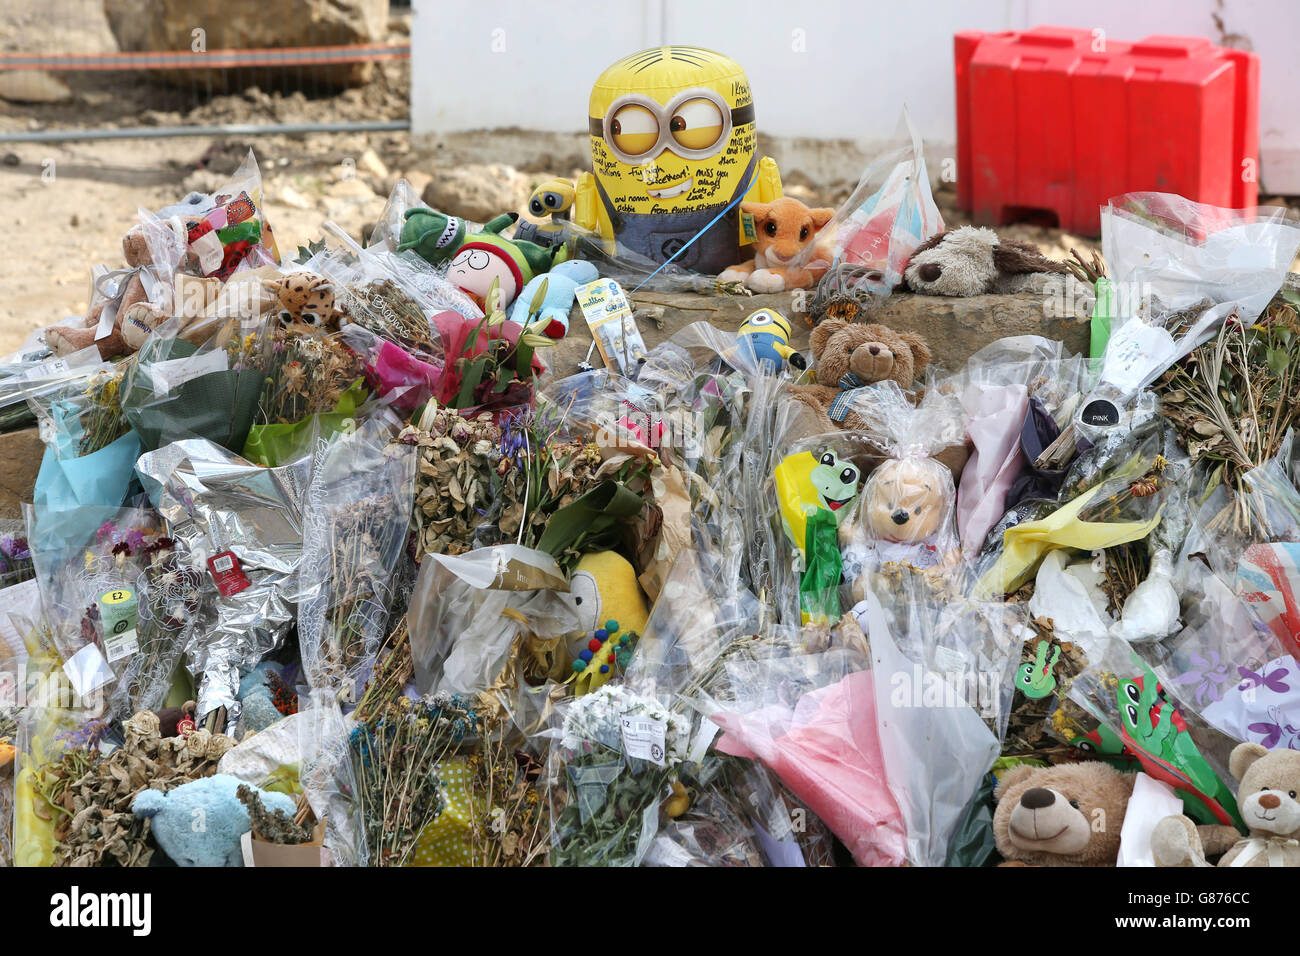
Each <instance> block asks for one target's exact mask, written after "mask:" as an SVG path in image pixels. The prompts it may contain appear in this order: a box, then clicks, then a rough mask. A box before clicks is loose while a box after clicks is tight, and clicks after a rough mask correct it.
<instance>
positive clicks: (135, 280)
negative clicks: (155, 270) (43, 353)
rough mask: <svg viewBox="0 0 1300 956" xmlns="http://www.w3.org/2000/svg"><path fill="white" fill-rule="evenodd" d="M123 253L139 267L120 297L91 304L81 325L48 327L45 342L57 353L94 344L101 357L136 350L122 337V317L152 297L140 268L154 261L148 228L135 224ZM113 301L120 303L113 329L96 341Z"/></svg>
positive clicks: (106, 298) (124, 244) (133, 267)
mask: <svg viewBox="0 0 1300 956" xmlns="http://www.w3.org/2000/svg"><path fill="white" fill-rule="evenodd" d="M122 255H123V257H124V258H125V259H126V264H127V266H128V267H129V268H132V269H135V270H136V272H135V274H134V275H132V276H131V278H130V279H128V280H127V283H126V288H125V289H124V290H123V291H122V293H121V295H120V296H116V297H111V298H110V297H107V296H105V297H101V298H100V299H99V301H98V302H95V303H94V304H92V305H91V307H90V311H88V312H87V313H86V317H85V318H84V319H83V320H82V321H81V322H80V323H79V324H76V325H56V326H54V327H53V328H51V329H47V330H46V332H45V344H46V346H48V347H49V350H50V351H51V352H53V353H54V354H55V355H59V356H62V355H70V354H72V353H73V352H78V351H80V350H81V349H84V348H89V347H90V346H91V345H94V346H95V347H97V348H98V349H99V355H100V358H103V359H112V358H118V357H119V356H122V355H128V354H130V353H131V352H132V351H133V349H132V348H131V346H129V345H128V344H127V342H126V340H125V339H124V338H123V337H122V319H123V316H124V315H125V314H126V313H127V312H128V311H130V310H132V308H133V307H134V306H137V305H138V304H139V303H144V305H145V307H146V308H147V307H148V303H149V296H148V294H147V293H146V292H145V287H144V282H143V281H142V280H141V278H140V271H139V270H140V269H142V268H143V267H145V266H148V265H152V264H153V257H152V255H151V254H150V252H149V243H148V242H147V241H145V237H144V230H143V229H142V228H141V227H140V226H133V227H132V228H131V229H130V230H129V231H128V232H127V234H126V235H125V236H123V237H122ZM110 302H115V303H116V304H117V314H116V316H115V317H114V320H113V328H112V331H111V332H109V334H108V335H106V336H104V338H102V339H99V340H98V341H96V340H95V333H96V331H97V330H98V328H99V319H100V316H101V315H102V314H103V311H104V308H105V307H106V306H107V305H108V304H109V303H110Z"/></svg>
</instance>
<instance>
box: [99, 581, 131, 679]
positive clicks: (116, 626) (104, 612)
mask: <svg viewBox="0 0 1300 956" xmlns="http://www.w3.org/2000/svg"><path fill="white" fill-rule="evenodd" d="M138 612H139V605H138V602H137V600H136V596H135V592H134V591H133V590H131V589H130V588H127V587H120V588H113V589H112V590H110V591H105V592H104V593H103V594H101V595H100V596H99V626H100V630H101V631H102V632H103V635H104V656H105V658H107V660H108V662H109V663H110V664H111V663H113V662H114V661H119V660H121V659H122V658H124V657H129V656H131V655H132V654H134V653H136V651H138V650H140V641H139V639H138V637H137V635H136V624H137V623H138V621H139V613H138Z"/></svg>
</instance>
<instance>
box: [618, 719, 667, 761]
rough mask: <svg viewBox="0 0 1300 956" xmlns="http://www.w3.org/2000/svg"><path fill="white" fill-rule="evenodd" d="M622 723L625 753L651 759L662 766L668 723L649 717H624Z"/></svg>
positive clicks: (642, 758) (629, 755)
mask: <svg viewBox="0 0 1300 956" xmlns="http://www.w3.org/2000/svg"><path fill="white" fill-rule="evenodd" d="M622 724H623V753H624V754H625V755H626V756H628V757H637V758H639V759H641V760H649V761H650V762H651V763H653V764H657V765H658V766H660V767H662V766H663V765H664V741H665V740H666V739H667V734H668V725H667V724H666V723H664V721H662V720H652V719H650V718H648V717H624V718H622Z"/></svg>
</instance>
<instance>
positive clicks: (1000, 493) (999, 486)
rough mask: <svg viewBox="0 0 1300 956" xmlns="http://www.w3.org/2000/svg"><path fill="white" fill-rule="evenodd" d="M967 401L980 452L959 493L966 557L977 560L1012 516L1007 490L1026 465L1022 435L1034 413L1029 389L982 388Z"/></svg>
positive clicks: (976, 452)
mask: <svg viewBox="0 0 1300 956" xmlns="http://www.w3.org/2000/svg"><path fill="white" fill-rule="evenodd" d="M962 403H963V404H964V405H965V406H966V414H967V415H968V416H970V422H969V424H968V425H967V429H966V431H967V434H968V435H969V436H970V440H971V443H972V444H973V445H974V446H975V448H974V451H972V452H971V456H970V458H969V459H967V461H966V467H965V468H963V469H962V473H961V485H960V486H959V487H958V489H957V534H958V535H959V536H960V538H961V550H962V554H964V555H966V556H967V557H971V556H973V555H975V554H977V553H978V552H979V549H980V546H981V545H983V544H984V538H985V537H986V536H987V535H988V533H989V531H990V529H992V527H993V526H994V525H995V524H997V523H998V520H999V519H1000V518H1001V517H1002V515H1003V514H1004V513H1005V512H1006V501H1007V492H1008V491H1010V490H1011V485H1012V483H1013V482H1015V480H1016V476H1017V475H1019V474H1020V471H1021V469H1022V468H1023V467H1024V463H1025V462H1024V455H1023V454H1022V453H1021V451H1020V431H1021V429H1022V427H1023V426H1024V424H1025V415H1026V414H1027V413H1028V411H1029V392H1028V391H1027V390H1026V389H1025V386H1023V385H995V386H978V385H977V386H973V387H972V389H971V391H970V392H968V393H967V394H966V396H965V398H964V399H963V402H962Z"/></svg>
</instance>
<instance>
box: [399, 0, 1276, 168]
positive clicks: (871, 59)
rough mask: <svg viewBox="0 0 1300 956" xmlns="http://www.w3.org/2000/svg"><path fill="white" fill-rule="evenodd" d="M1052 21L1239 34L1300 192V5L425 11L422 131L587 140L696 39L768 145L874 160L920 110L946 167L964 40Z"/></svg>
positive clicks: (768, 2) (626, 2)
mask: <svg viewBox="0 0 1300 956" xmlns="http://www.w3.org/2000/svg"><path fill="white" fill-rule="evenodd" d="M1215 12H1217V13H1218V15H1219V17H1220V18H1221V21H1222V24H1223V30H1222V32H1221V31H1220V29H1219V27H1218V26H1216V24H1215V22H1214V19H1213V17H1212V14H1213V13H1215ZM1039 25H1058V26H1074V27H1086V28H1088V29H1096V28H1100V29H1102V30H1105V31H1106V34H1107V35H1108V36H1109V37H1111V38H1112V39H1115V40H1120V41H1132V40H1138V39H1141V38H1142V37H1145V36H1147V35H1149V34H1155V33H1166V34H1185V35H1196V36H1205V37H1209V38H1210V39H1211V40H1212V41H1213V42H1216V43H1222V42H1223V34H1224V33H1226V34H1233V35H1237V37H1238V38H1239V40H1238V41H1234V43H1233V45H1248V46H1249V47H1250V48H1252V49H1254V50H1255V52H1257V53H1258V54H1260V58H1261V61H1262V71H1261V72H1262V81H1261V91H1260V98H1261V103H1260V114H1261V118H1260V153H1261V180H1262V187H1263V188H1264V189H1265V190H1270V191H1273V192H1290V193H1300V116H1298V113H1300V68H1297V67H1296V65H1295V57H1296V52H1295V51H1296V49H1297V46H1298V45H1300V2H1297V0H1145V2H1142V3H1135V2H1133V0H1087V2H1085V3H1079V2H1078V0H916V2H903V3H899V2H897V0H886V2H882V0H869V2H861V0H859V2H849V0H844V2H838V0H802V2H801V0H543V2H532V3H528V2H523V0H469V2H466V0H415V19H414V25H413V28H412V35H411V47H412V83H411V120H412V126H413V129H414V131H415V133H416V134H417V135H445V134H455V133H460V132H464V131H469V130H484V129H500V128H507V127H518V128H520V129H524V130H540V131H553V132H563V133H578V132H579V131H581V130H582V128H583V125H584V122H585V120H584V117H585V116H586V105H587V98H588V96H589V94H590V92H591V85H592V82H593V81H594V80H595V79H596V77H597V76H598V75H599V74H600V73H601V72H602V71H603V70H604V69H605V67H607V66H608V65H609V64H611V63H613V62H614V61H615V60H617V59H618V58H619V57H622V56H624V55H626V54H628V53H631V52H635V51H636V50H639V49H642V48H644V47H649V46H654V45H657V44H659V43H668V42H671V43H689V44H694V45H698V46H705V47H711V48H713V49H716V50H719V51H721V52H723V53H726V54H727V55H729V56H731V57H733V58H734V59H736V60H737V61H739V62H740V64H741V65H742V66H743V67H744V68H745V71H746V72H747V73H748V75H749V79H750V83H751V85H752V86H753V89H754V103H755V106H756V108H757V112H758V126H759V134H760V136H764V137H782V138H791V139H793V138H814V139H839V140H845V139H848V140H854V141H856V142H857V143H859V144H861V145H862V146H864V147H866V148H868V149H869V148H870V145H871V144H872V143H873V142H877V143H878V142H880V141H881V140H884V139H886V138H888V137H890V136H891V135H892V133H893V131H894V128H895V125H896V123H897V120H898V115H899V108H900V106H901V105H902V104H904V103H906V104H907V106H908V109H909V110H910V111H911V114H912V118H913V121H914V122H915V123H916V125H917V127H918V129H919V130H920V132H921V135H922V137H923V138H924V139H925V141H926V144H927V152H931V153H935V152H936V151H937V152H938V155H945V154H946V151H948V150H951V147H952V144H953V142H954V141H955V139H956V118H955V114H954V107H953V97H954V92H953V72H952V70H953V65H952V35H953V33H955V32H956V31H958V30H968V29H973V30H1023V29H1028V28H1030V27H1033V26H1039ZM494 158H497V159H500V160H502V161H507V162H508V161H512V160H511V158H510V157H509V156H500V157H494Z"/></svg>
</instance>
